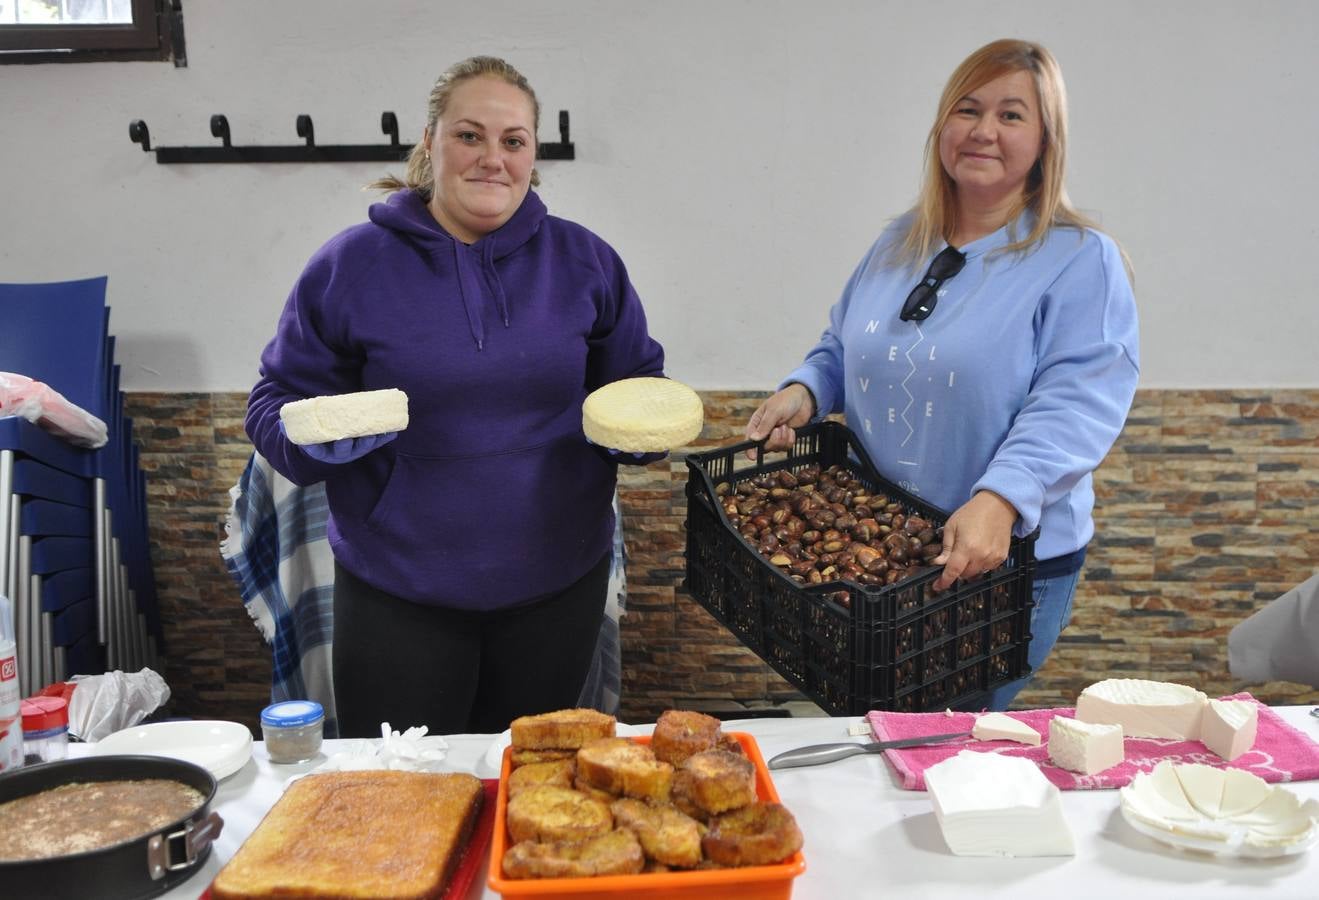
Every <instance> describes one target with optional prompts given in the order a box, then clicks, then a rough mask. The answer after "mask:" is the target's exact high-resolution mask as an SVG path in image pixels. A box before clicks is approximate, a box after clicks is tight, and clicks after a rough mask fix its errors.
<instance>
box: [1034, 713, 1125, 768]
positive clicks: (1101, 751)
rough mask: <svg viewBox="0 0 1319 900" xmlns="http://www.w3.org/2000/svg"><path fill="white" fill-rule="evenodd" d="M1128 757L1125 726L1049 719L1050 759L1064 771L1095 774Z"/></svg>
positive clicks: (1056, 718) (1061, 717)
mask: <svg viewBox="0 0 1319 900" xmlns="http://www.w3.org/2000/svg"><path fill="white" fill-rule="evenodd" d="M1126 758H1127V754H1126V748H1125V747H1124V746H1123V743H1122V726H1121V725H1101V724H1099V723H1097V722H1078V721H1077V720H1076V719H1068V718H1066V717H1064V716H1054V717H1053V718H1052V719H1050V720H1049V760H1050V761H1051V762H1052V763H1053V764H1054V765H1055V766H1057V767H1058V768H1060V769H1067V770H1068V771H1071V772H1080V773H1081V774H1082V775H1093V774H1095V773H1096V772H1102V771H1104V770H1105V769H1111V768H1112V767H1113V766H1116V765H1117V764H1118V763H1120V762H1122V761H1123V760H1124V759H1126Z"/></svg>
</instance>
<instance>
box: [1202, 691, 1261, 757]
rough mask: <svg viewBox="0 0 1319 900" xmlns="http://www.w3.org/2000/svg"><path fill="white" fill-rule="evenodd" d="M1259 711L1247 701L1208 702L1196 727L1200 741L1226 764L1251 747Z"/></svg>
mask: <svg viewBox="0 0 1319 900" xmlns="http://www.w3.org/2000/svg"><path fill="white" fill-rule="evenodd" d="M1258 726H1259V708H1258V707H1257V706H1255V704H1253V703H1251V702H1250V701H1249V700H1210V701H1209V704H1208V705H1207V706H1206V707H1205V711H1204V719H1203V720H1202V722H1201V727H1200V740H1201V741H1203V742H1204V745H1205V746H1206V747H1208V748H1209V749H1210V750H1212V751H1214V752H1215V753H1217V754H1218V755H1219V756H1221V757H1223V759H1226V760H1233V759H1236V758H1237V757H1238V756H1240V755H1241V754H1243V753H1245V752H1246V751H1247V750H1249V749H1250V748H1251V747H1253V746H1255V731H1256V729H1257V728H1258Z"/></svg>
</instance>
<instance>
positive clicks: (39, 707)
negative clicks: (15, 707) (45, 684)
mask: <svg viewBox="0 0 1319 900" xmlns="http://www.w3.org/2000/svg"><path fill="white" fill-rule="evenodd" d="M19 707H20V708H21V709H22V711H23V730H24V731H48V730H50V729H51V728H67V727H68V726H69V704H68V703H67V702H66V701H65V699H64V698H63V697H28V698H27V699H26V700H24V701H23V702H22V703H20V704H19Z"/></svg>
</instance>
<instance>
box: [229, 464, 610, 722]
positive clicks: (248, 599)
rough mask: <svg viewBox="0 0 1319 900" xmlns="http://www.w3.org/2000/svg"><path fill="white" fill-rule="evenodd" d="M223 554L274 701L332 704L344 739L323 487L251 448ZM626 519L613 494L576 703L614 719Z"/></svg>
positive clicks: (328, 717)
mask: <svg viewBox="0 0 1319 900" xmlns="http://www.w3.org/2000/svg"><path fill="white" fill-rule="evenodd" d="M229 499H230V506H229V515H228V518H227V520H226V522H225V539H224V540H223V541H222V542H221V544H220V556H221V557H222V558H223V559H224V564H225V567H226V568H227V569H228V571H229V574H230V575H231V576H232V577H233V579H234V581H235V582H236V583H237V585H238V591H239V594H240V595H241V596H242V598H243V605H244V606H245V607H246V608H247V612H248V614H249V615H250V616H251V617H252V621H253V622H254V623H255V624H256V627H257V629H258V630H259V631H260V632H261V636H262V637H263V638H264V639H265V641H266V643H268V644H269V645H270V647H271V652H272V655H273V660H272V662H273V665H272V670H271V683H270V699H271V701H272V702H273V701H279V700H315V701H316V702H317V703H320V704H321V706H323V707H324V708H325V736H326V737H338V736H339V730H338V722H337V718H336V715H335V707H334V680H333V670H332V666H331V648H330V644H331V638H332V637H333V635H334V555H333V553H332V552H331V551H330V542H329V538H328V537H327V535H326V520H327V518H328V516H329V507H328V505H327V503H326V499H325V486H324V485H322V484H313V485H310V486H308V487H305V488H304V487H298V486H297V485H296V484H293V483H292V482H291V481H289V480H288V479H287V478H285V477H284V476H282V475H280V474H279V473H278V472H276V471H275V470H274V469H273V468H271V466H270V463H268V462H267V461H266V460H265V458H264V457H262V456H261V455H260V454H259V453H253V454H252V457H251V459H249V460H248V462H247V468H246V469H244V470H243V475H242V477H241V478H240V479H239V480H238V484H236V485H234V486H233V487H232V488H230V489H229ZM625 559H626V555H625V550H624V545H623V527H622V516H621V514H620V512H619V507H618V495H617V494H615V495H614V552H613V562H612V565H611V567H610V575H609V591H608V598H607V601H606V605H605V616H604V620H603V621H602V622H601V626H600V636H599V638H598V639H597V642H596V652H595V659H594V661H593V662H592V664H591V671H590V674H589V675H588V676H587V680H586V684H585V685H584V687H583V688H582V694H581V697H580V698H579V699H578V701H577V702H578V705H580V706H589V707H591V708H593V709H598V710H600V711H602V712H607V713H609V714H611V715H613V714H616V713H617V712H618V704H619V699H620V697H621V695H622V662H621V656H622V655H621V651H620V642H619V627H618V620H619V618H620V617H621V616H622V614H623V612H624V609H625V602H626V597H627V581H626V574H625Z"/></svg>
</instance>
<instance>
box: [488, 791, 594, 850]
mask: <svg viewBox="0 0 1319 900" xmlns="http://www.w3.org/2000/svg"><path fill="white" fill-rule="evenodd" d="M506 819H507V821H508V833H509V836H510V837H512V838H513V841H514V843H521V842H522V841H540V842H554V841H580V840H585V839H586V838H589V837H595V836H597V835H601V834H605V833H606V832H608V831H610V830H611V829H612V828H613V827H614V817H613V815H612V814H610V812H609V806H608V805H607V804H605V803H603V802H601V801H599V800H595V799H593V798H591V797H588V796H586V795H585V794H582V793H579V792H578V791H574V790H573V789H572V788H565V787H556V786H554V785H548V784H539V785H532V786H531V787H527V788H524V789H522V790H521V791H518V793H517V796H515V797H510V798H509V801H508V807H507V811H506Z"/></svg>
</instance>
